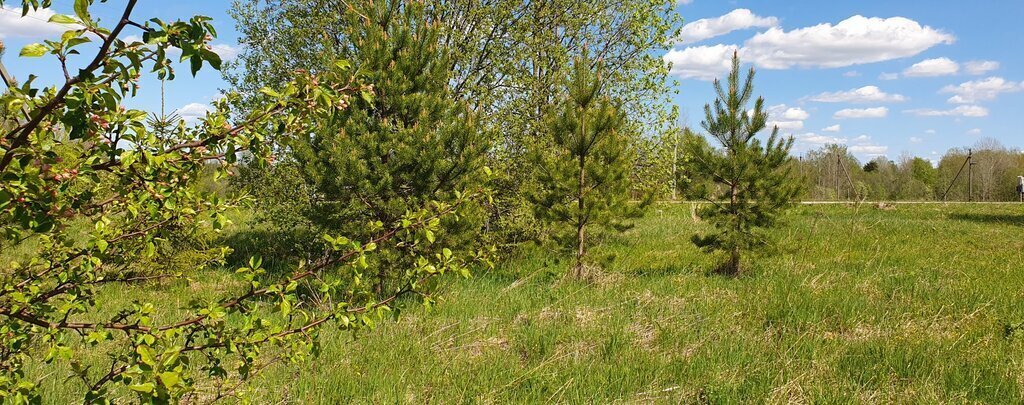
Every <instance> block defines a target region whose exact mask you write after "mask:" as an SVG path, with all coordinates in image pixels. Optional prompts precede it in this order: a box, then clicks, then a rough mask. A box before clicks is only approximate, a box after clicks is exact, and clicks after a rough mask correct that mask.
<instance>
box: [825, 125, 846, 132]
mask: <svg viewBox="0 0 1024 405" xmlns="http://www.w3.org/2000/svg"><path fill="white" fill-rule="evenodd" d="M822 131H825V132H839V131H842V127H840V126H839V124H835V125H832V126H830V127H825V128H823V129H822Z"/></svg>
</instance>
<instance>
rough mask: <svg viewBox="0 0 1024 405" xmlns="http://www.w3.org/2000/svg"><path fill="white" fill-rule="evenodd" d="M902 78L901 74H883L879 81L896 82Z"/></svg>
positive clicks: (879, 76)
mask: <svg viewBox="0 0 1024 405" xmlns="http://www.w3.org/2000/svg"><path fill="white" fill-rule="evenodd" d="M899 78H900V74H899V73H882V74H880V75H878V79H879V80H896V79H899Z"/></svg>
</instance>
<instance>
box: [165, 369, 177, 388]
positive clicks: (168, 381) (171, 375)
mask: <svg viewBox="0 0 1024 405" xmlns="http://www.w3.org/2000/svg"><path fill="white" fill-rule="evenodd" d="M160 382H161V383H163V384H164V386H165V387H167V388H174V386H175V385H178V383H179V382H181V377H180V376H178V373H175V372H172V371H164V372H162V373H160Z"/></svg>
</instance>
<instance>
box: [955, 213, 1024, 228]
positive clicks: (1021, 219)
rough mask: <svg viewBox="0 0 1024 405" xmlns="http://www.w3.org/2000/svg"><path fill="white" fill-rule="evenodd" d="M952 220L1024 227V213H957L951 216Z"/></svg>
mask: <svg viewBox="0 0 1024 405" xmlns="http://www.w3.org/2000/svg"><path fill="white" fill-rule="evenodd" d="M949 218H950V219H954V220H959V221H970V222H978V223H983V224H997V225H1011V226H1024V213H1021V214H976V213H955V214H949Z"/></svg>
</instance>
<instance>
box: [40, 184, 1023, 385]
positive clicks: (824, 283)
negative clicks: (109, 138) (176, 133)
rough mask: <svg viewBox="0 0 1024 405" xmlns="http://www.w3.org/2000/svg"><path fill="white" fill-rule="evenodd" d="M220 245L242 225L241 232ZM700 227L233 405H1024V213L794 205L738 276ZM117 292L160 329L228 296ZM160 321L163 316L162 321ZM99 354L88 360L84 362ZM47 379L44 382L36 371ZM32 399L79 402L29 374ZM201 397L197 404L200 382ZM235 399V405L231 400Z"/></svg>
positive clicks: (478, 302)
mask: <svg viewBox="0 0 1024 405" xmlns="http://www.w3.org/2000/svg"><path fill="white" fill-rule="evenodd" d="M237 222H238V223H236V224H235V225H233V227H232V228H230V229H228V230H227V235H226V236H228V237H230V234H231V233H232V232H238V231H239V230H240V229H246V228H247V227H249V226H252V225H253V224H247V223H245V221H237ZM705 226H706V225H705V224H703V223H701V222H699V221H696V220H695V219H693V217H692V215H691V206H690V205H689V204H660V205H656V206H655V207H654V208H653V209H652V210H651V211H650V213H649V214H648V215H647V216H646V217H645V218H644V219H642V220H640V221H639V223H638V224H637V227H636V228H634V229H632V230H630V231H628V232H626V233H624V234H620V235H615V236H611V237H608V238H607V239H604V240H602V241H601V243H600V245H599V246H598V247H596V248H595V250H594V254H595V257H608V258H612V257H614V260H610V261H608V262H607V264H606V265H604V266H603V267H602V268H601V269H599V270H597V271H594V272H593V274H592V276H591V277H590V279H589V280H588V281H586V282H581V281H574V280H572V279H571V278H566V277H564V276H563V275H564V274H565V272H566V269H567V268H568V266H570V264H571V263H569V261H568V260H567V258H566V259H562V260H559V259H558V257H560V255H559V254H555V253H553V252H551V251H546V250H544V249H542V248H539V247H527V248H523V249H521V250H520V251H518V252H516V253H514V254H512V256H511V257H506V258H505V259H504V260H503V261H502V262H501V263H500V264H499V265H498V266H497V268H495V269H492V270H487V271H478V272H477V273H476V274H475V275H474V277H473V278H471V279H467V280H461V279H454V278H452V279H450V280H451V281H450V282H449V283H448V284H447V285H446V286H445V287H444V288H442V290H441V291H439V292H438V298H439V299H440V302H439V303H438V305H436V306H435V307H433V308H432V309H430V310H429V311H428V310H427V309H426V308H424V307H422V306H417V305H411V306H409V307H408V308H407V309H406V311H405V312H403V313H402V314H401V316H400V318H399V319H398V320H397V321H389V322H383V323H381V324H380V325H379V326H378V327H377V328H376V329H374V330H372V331H369V332H363V333H361V335H360V336H358V339H356V338H355V337H353V336H352V335H351V333H348V332H337V331H336V330H334V329H333V328H330V327H329V328H327V329H325V330H323V331H322V332H321V333H322V336H321V343H322V347H321V349H320V354H319V356H318V357H316V358H310V359H307V360H304V361H302V362H300V363H299V364H297V365H292V364H288V363H275V364H271V365H269V366H268V367H267V368H266V369H265V370H263V373H262V375H261V376H260V377H258V378H257V379H256V380H255V381H253V382H252V383H251V384H250V385H249V386H248V387H247V388H246V389H245V390H243V392H244V393H245V394H246V395H249V396H250V398H255V399H257V401H258V402H265V403H279V402H280V403H346V402H348V403H352V402H357V403H366V402H373V403H395V402H413V403H425V402H433V403H437V402H443V403H456V402H474V403H475V402H485V403H493V402H517V403H524V402H534V403H536V402H558V403H581V402H583V403H609V402H626V403H649V402H664V403H678V402H687V403H693V402H714V403H733V402H747V401H765V402H900V403H907V402H911V403H915V402H916V403H934V402H986V403H992V402H1020V401H1024V342H1022V339H1024V330H1021V329H1022V326H1021V325H1022V322H1024V306H1022V305H1021V302H1022V301H1021V300H1022V298H1024V283H1022V270H1024V238H1022V237H1021V236H1022V234H1024V233H1022V232H1021V231H1022V230H1024V210H1022V207H1021V206H1020V205H1015V204H986V205H956V204H951V205H942V204H930V205H898V206H895V207H893V208H891V209H879V208H877V207H876V206H873V205H863V206H860V207H854V206H845V205H814V206H800V207H798V208H796V209H795V210H794V211H793V213H792V214H791V215H790V216H789V217H788V218H787V224H786V225H785V226H783V227H780V228H778V229H776V230H773V231H772V232H774V233H775V237H776V240H777V241H776V243H775V244H774V246H773V247H772V248H771V249H768V250H766V251H764V252H762V253H759V254H756V255H754V256H750V257H748V259H747V260H748V263H749V267H748V268H747V271H746V273H745V274H744V275H742V276H739V277H736V278H732V277H723V276H718V275H715V274H714V273H712V272H711V269H712V268H714V265H715V264H716V262H717V260H718V259H717V258H715V257H712V256H709V255H707V254H705V253H702V252H700V251H698V250H697V249H696V248H695V247H694V246H693V245H692V244H691V243H690V241H689V238H690V236H691V235H692V234H693V233H695V232H700V231H702V230H703V229H704V227H705ZM190 276H191V279H192V282H191V283H185V282H180V281H178V282H172V283H163V284H148V285H136V286H131V287H127V289H126V288H125V287H119V288H110V289H107V290H104V291H102V292H101V293H100V294H99V296H98V297H97V302H98V303H100V304H99V307H98V308H97V311H98V313H102V312H103V311H104V308H119V307H123V306H124V305H127V304H129V303H130V302H131V301H133V300H142V301H151V302H163V303H168V304H175V305H164V306H163V307H161V308H158V310H157V313H156V314H155V315H154V316H173V315H174V314H172V313H167V312H161V311H166V310H170V308H179V307H181V306H184V305H185V304H187V300H188V298H187V297H194V296H196V295H200V296H202V295H207V294H209V295H211V296H212V295H214V294H220V293H223V292H225V291H226V290H230V289H232V288H235V287H236V286H237V283H235V282H234V281H233V280H235V278H234V277H233V274H232V273H231V272H230V271H229V270H224V269H210V270H204V271H201V272H196V273H193V274H190ZM163 308H168V309H166V310H165V309H163ZM108 349H109V347H104V346H102V345H101V346H99V347H98V348H95V349H91V351H90V352H89V356H90V357H95V362H96V364H97V367H103V365H102V362H103V360H102V359H103V354H104V351H105V350H108ZM36 371H37V372H39V373H41V370H38V369H36ZM37 377H38V378H40V379H41V380H42V381H43V387H42V389H43V391H42V392H43V393H44V395H43V397H44V400H45V401H47V402H51V403H65V402H69V401H77V400H78V399H79V398H80V396H79V395H80V394H77V389H76V387H75V386H74V385H72V384H69V383H68V381H67V380H66V379H65V377H64V376H58V375H42V374H38V373H37ZM197 389H199V390H200V391H202V390H204V389H209V387H204V384H203V383H202V382H198V383H197ZM229 400H230V398H229Z"/></svg>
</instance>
